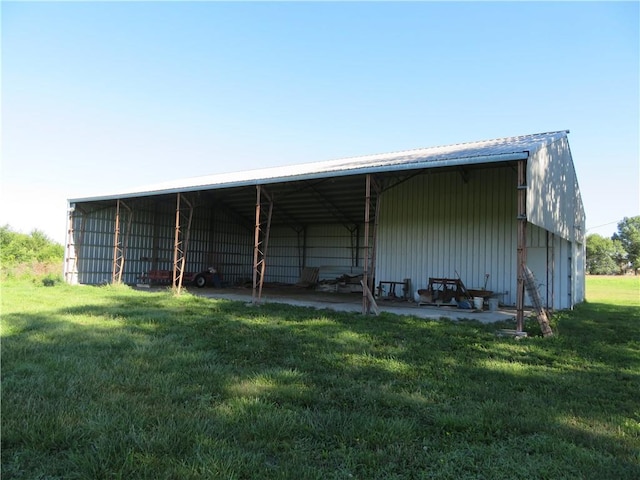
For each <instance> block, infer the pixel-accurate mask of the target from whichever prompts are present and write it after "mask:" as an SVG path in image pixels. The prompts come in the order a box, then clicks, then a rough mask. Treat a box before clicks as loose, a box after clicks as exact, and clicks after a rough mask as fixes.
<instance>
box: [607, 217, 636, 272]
mask: <svg viewBox="0 0 640 480" xmlns="http://www.w3.org/2000/svg"><path fill="white" fill-rule="evenodd" d="M613 240H617V241H619V242H620V243H621V244H622V247H623V248H624V251H625V252H626V259H625V260H626V262H627V263H628V265H629V266H630V267H631V268H632V269H633V271H634V272H635V274H636V275H637V274H638V270H639V269H640V215H639V216H635V217H624V218H623V219H622V221H621V222H619V223H618V232H617V233H615V234H614V235H613Z"/></svg>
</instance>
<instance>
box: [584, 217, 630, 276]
mask: <svg viewBox="0 0 640 480" xmlns="http://www.w3.org/2000/svg"><path fill="white" fill-rule="evenodd" d="M639 270H640V216H636V217H624V218H623V219H622V220H621V221H620V222H618V231H617V232H616V233H614V234H613V235H612V236H611V237H610V238H607V237H603V236H602V235H598V234H597V233H592V234H590V235H587V273H589V274H590V275H622V274H625V273H628V272H630V271H631V272H633V273H634V274H636V275H637V274H638V271H639Z"/></svg>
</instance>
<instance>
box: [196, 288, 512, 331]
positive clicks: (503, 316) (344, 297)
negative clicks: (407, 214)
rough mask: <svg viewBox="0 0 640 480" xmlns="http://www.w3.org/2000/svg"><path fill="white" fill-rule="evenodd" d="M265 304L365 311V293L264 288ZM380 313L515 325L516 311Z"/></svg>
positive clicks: (231, 295) (206, 291)
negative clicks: (363, 301)
mask: <svg viewBox="0 0 640 480" xmlns="http://www.w3.org/2000/svg"><path fill="white" fill-rule="evenodd" d="M188 291H189V292H190V293H192V294H194V295H200V296H203V297H207V298H220V299H226V300H233V301H239V302H245V303H248V302H251V296H252V291H251V289H250V288H223V289H214V288H202V289H197V288H189V289H188ZM261 302H262V303H283V304H286V305H295V306H299V307H311V308H316V309H318V310H323V309H328V310H333V311H337V312H356V313H360V312H362V294H360V293H326V292H314V291H309V290H306V289H300V288H296V287H279V288H264V289H263V291H262V299H261ZM377 304H378V307H379V308H380V311H382V312H388V313H393V314H395V315H410V316H413V317H418V318H426V319H441V318H446V319H450V320H475V321H478V322H481V323H495V322H503V321H506V322H513V323H514V324H515V322H516V312H515V309H514V310H508V309H501V310H497V311H494V312H490V311H487V310H483V311H477V310H463V309H459V308H456V307H453V306H440V307H436V306H418V305H417V304H416V303H414V302H400V301H386V300H381V301H378V302H377Z"/></svg>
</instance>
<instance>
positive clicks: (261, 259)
mask: <svg viewBox="0 0 640 480" xmlns="http://www.w3.org/2000/svg"><path fill="white" fill-rule="evenodd" d="M262 194H264V196H265V197H266V198H267V200H268V201H269V210H268V212H267V219H266V225H265V228H264V229H263V228H262ZM272 214H273V199H272V198H271V197H270V196H269V194H268V193H267V192H266V190H265V189H264V188H263V187H261V186H260V185H256V221H255V229H254V242H253V292H252V295H251V301H252V303H254V304H258V303H260V300H261V298H262V287H263V285H264V275H265V271H266V259H267V247H268V244H269V233H270V230H271V216H272Z"/></svg>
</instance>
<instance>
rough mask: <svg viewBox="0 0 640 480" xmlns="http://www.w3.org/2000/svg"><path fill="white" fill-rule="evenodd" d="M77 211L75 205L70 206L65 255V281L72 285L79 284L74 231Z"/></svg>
mask: <svg viewBox="0 0 640 480" xmlns="http://www.w3.org/2000/svg"><path fill="white" fill-rule="evenodd" d="M75 211H76V207H75V205H70V206H69V210H68V211H67V213H68V214H69V216H68V217H67V240H66V249H65V254H64V261H65V264H64V280H65V282H66V283H68V284H70V285H75V284H77V283H78V251H77V249H76V239H75V236H76V233H75V230H74V222H75V219H76V216H75ZM83 220H84V216H83Z"/></svg>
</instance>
